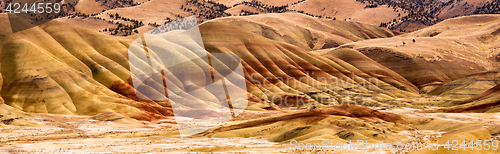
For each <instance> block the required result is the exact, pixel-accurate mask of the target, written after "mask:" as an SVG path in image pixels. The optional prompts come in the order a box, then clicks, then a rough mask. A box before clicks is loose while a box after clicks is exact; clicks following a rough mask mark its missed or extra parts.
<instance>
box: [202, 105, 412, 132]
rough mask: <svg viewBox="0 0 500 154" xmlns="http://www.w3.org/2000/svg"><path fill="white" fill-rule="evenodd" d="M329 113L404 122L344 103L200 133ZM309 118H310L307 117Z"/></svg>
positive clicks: (322, 115)
mask: <svg viewBox="0 0 500 154" xmlns="http://www.w3.org/2000/svg"><path fill="white" fill-rule="evenodd" d="M331 115H334V116H347V117H352V118H359V119H363V120H368V119H371V120H374V119H380V120H384V121H387V122H393V123H405V120H404V118H403V117H402V116H401V115H398V114H393V113H384V112H379V111H377V110H372V109H369V108H367V107H364V106H358V105H350V104H344V105H341V106H331V107H327V108H323V109H313V110H308V111H306V110H303V111H296V112H291V113H285V114H280V115H276V116H271V117H264V118H259V119H253V120H249V121H247V122H244V123H240V124H235V125H229V126H222V127H218V128H215V129H212V130H209V131H207V132H205V133H202V134H200V135H202V136H210V135H212V134H215V133H217V132H224V131H230V130H237V129H243V128H249V127H257V126H261V125H268V124H271V123H275V122H279V121H288V120H294V119H299V118H312V121H309V122H308V123H314V122H317V121H321V120H322V119H324V118H327V117H329V116H331ZM309 120H311V119H309Z"/></svg>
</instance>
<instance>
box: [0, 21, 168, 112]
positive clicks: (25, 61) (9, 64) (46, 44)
mask: <svg viewBox="0 0 500 154" xmlns="http://www.w3.org/2000/svg"><path fill="white" fill-rule="evenodd" d="M0 44H1V45H0V46H1V48H0V63H1V64H2V69H1V74H2V76H3V79H4V81H3V83H4V85H3V89H2V97H3V98H4V100H5V103H6V104H8V105H11V106H13V107H15V108H17V109H21V110H23V111H26V112H37V113H55V114H81V115H95V114H98V113H104V112H117V113H120V114H124V115H126V116H129V117H134V118H137V119H144V120H151V119H155V118H162V117H163V116H164V115H168V112H167V110H166V108H164V107H161V106H160V105H158V104H155V103H153V104H148V103H146V102H136V101H133V100H131V99H127V98H125V97H123V96H121V95H119V94H118V93H116V92H114V91H112V90H110V88H109V87H112V86H113V85H115V84H119V83H122V82H123V83H125V82H124V81H123V80H127V79H128V78H129V76H130V73H129V72H128V71H127V70H128V68H126V67H128V66H127V64H128V61H127V59H126V58H125V56H124V54H126V53H127V47H126V46H124V45H123V44H121V43H120V42H119V41H118V40H116V39H115V38H113V37H111V36H106V35H102V34H99V33H97V32H94V31H91V30H87V29H83V28H79V27H76V26H70V25H67V24H61V23H58V22H50V23H47V24H44V25H43V26H40V27H35V28H31V29H27V30H25V31H21V32H18V33H14V34H6V35H2V37H1V41H0Z"/></svg>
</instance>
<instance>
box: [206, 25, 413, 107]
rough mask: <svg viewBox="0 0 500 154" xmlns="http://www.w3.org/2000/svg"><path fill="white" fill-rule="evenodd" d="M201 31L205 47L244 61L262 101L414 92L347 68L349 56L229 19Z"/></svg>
mask: <svg viewBox="0 0 500 154" xmlns="http://www.w3.org/2000/svg"><path fill="white" fill-rule="evenodd" d="M200 31H201V32H202V33H201V34H202V37H203V41H204V43H205V47H206V49H207V50H208V51H209V52H211V53H219V52H222V53H233V54H235V55H238V56H239V57H240V58H241V59H242V61H244V64H243V65H244V67H245V71H246V72H247V73H248V74H246V79H247V80H248V82H249V83H248V84H247V86H248V89H249V90H253V91H250V92H251V93H252V94H255V95H256V96H257V97H259V98H261V99H262V100H269V101H271V102H274V103H277V104H280V102H276V101H277V100H282V99H279V98H302V97H306V98H307V99H308V100H309V99H310V98H309V97H311V98H313V99H315V100H316V101H319V102H320V103H323V104H328V103H338V102H341V101H342V100H343V99H349V100H353V97H352V96H346V95H358V94H362V95H363V96H364V98H366V99H365V100H366V103H375V104H376V103H377V102H376V101H374V100H385V99H387V98H394V97H406V96H412V95H415V94H416V93H417V92H416V88H414V87H413V86H412V85H411V84H408V83H409V82H407V81H406V80H405V79H403V78H397V79H396V78H394V77H390V76H389V77H387V78H392V80H400V81H402V82H401V83H399V82H398V83H397V84H395V83H394V82H393V83H386V82H384V81H382V80H379V79H378V77H375V76H371V75H368V74H367V73H364V72H361V71H358V72H355V71H353V70H352V69H351V70H350V69H349V68H348V67H352V66H351V65H349V63H350V62H349V61H343V60H340V59H337V61H333V60H331V59H328V58H326V57H323V56H320V55H316V54H313V53H311V52H309V51H306V50H304V49H302V48H299V47H297V46H293V45H291V44H288V43H284V42H281V41H273V40H269V39H267V38H265V37H262V36H260V35H256V34H254V33H252V32H250V31H246V30H244V29H241V28H238V27H235V26H232V25H229V24H225V23H217V22H208V23H204V24H202V25H200ZM359 56H362V55H359ZM381 67H383V66H381ZM386 70H388V69H386ZM388 71H390V70H388ZM396 87H401V88H399V89H398V88H396ZM254 89H255V90H254ZM400 89H403V90H400ZM276 95H278V96H276ZM263 96H267V97H263ZM292 96H297V97H292ZM335 96H341V97H335ZM344 96H346V97H344ZM270 98H271V99H270ZM329 98H330V99H329ZM358 100H359V99H358ZM283 101H285V100H283ZM293 101H295V100H292V102H293ZM344 101H345V100H344Z"/></svg>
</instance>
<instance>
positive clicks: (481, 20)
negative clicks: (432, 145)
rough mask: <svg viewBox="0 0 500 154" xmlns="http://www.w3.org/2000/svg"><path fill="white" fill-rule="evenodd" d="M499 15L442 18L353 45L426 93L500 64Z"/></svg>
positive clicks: (348, 46)
mask: <svg viewBox="0 0 500 154" xmlns="http://www.w3.org/2000/svg"><path fill="white" fill-rule="evenodd" d="M499 31H500V16H498V15H478V16H468V17H459V18H455V19H449V20H446V21H443V22H441V23H439V24H437V25H435V26H432V27H428V28H425V29H422V30H420V31H416V32H413V33H409V34H405V35H401V36H397V37H393V38H389V39H374V40H368V41H361V42H355V43H352V44H347V45H344V46H341V48H353V49H356V50H358V51H360V52H362V53H363V54H365V55H367V56H368V57H370V58H371V59H373V60H375V61H377V62H378V63H380V64H382V65H384V66H386V67H388V68H389V69H391V70H393V71H395V72H396V73H398V74H399V75H401V76H403V77H404V78H406V79H407V80H408V81H410V82H411V83H413V84H414V85H415V86H417V87H418V88H419V89H420V90H421V92H423V93H426V92H429V91H431V90H432V89H433V88H436V87H438V86H440V85H442V84H445V83H448V82H450V81H453V80H457V79H460V78H464V77H466V76H468V75H471V74H475V73H480V72H484V71H489V70H493V69H495V68H496V67H497V66H498V60H497V57H498V55H499V53H500V50H498V46H499V43H498V42H499V41H498V39H499V35H498V34H499Z"/></svg>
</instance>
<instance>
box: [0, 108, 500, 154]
mask: <svg viewBox="0 0 500 154" xmlns="http://www.w3.org/2000/svg"><path fill="white" fill-rule="evenodd" d="M420 111H421V110H416V109H390V110H384V111H383V112H389V113H396V114H405V115H407V118H406V119H409V120H411V118H412V117H414V118H417V117H418V118H419V119H433V120H438V121H437V122H442V121H448V122H449V123H455V122H460V123H462V125H466V124H471V127H477V126H479V125H484V126H486V125H488V124H492V123H493V124H494V123H499V122H500V116H499V115H498V114H489V113H481V114H477V113H460V114H456V113H422V112H420ZM279 112H282V111H245V114H242V116H240V117H238V118H237V119H236V120H234V121H232V123H243V122H246V121H248V120H250V119H256V118H257V119H258V118H261V117H264V118H265V117H267V116H271V115H273V114H279ZM27 115H28V117H27V118H26V119H27V120H30V121H31V122H33V123H36V126H35V127H24V126H11V125H4V126H3V127H1V128H0V130H1V132H2V133H1V134H0V135H1V136H0V153H186V152H188V153H189V152H221V153H310V152H321V153H359V152H363V153H409V152H410V153H412V152H416V153H419V152H424V151H414V150H396V149H395V150H385V151H382V150H378V151H375V150H365V149H364V148H366V147H361V148H360V150H361V151H355V150H351V151H349V150H345V151H335V150H326V151H320V150H316V151H307V150H290V147H291V145H290V144H289V142H272V141H270V140H269V139H266V138H265V137H227V138H217V137H214V136H211V137H207V136H201V137H189V138H181V137H179V135H178V132H177V128H176V125H175V124H173V122H172V120H168V119H167V120H161V121H158V122H155V123H151V122H145V121H142V122H140V121H132V122H128V123H125V122H123V121H121V122H120V121H114V122H112V121H101V120H94V119H95V118H94V119H93V118H92V117H88V116H63V115H47V114H34V113H27ZM33 117H36V118H33ZM431 125H432V124H420V126H417V125H415V127H411V128H409V129H408V130H401V131H395V133H396V134H397V135H399V136H402V137H401V138H399V139H398V140H399V142H402V143H413V142H418V143H423V145H424V147H427V146H428V144H429V143H430V142H431V140H436V139H437V140H441V139H445V138H443V137H445V136H446V134H452V133H453V132H457V130H458V131H463V132H467V131H466V130H467V128H465V130H464V128H460V129H457V130H455V131H450V129H447V128H443V129H441V128H437V127H435V126H431ZM425 127H427V128H425ZM319 138H321V137H319ZM493 138H497V139H498V136H493ZM424 149H425V148H424ZM102 151H106V152H102Z"/></svg>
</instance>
